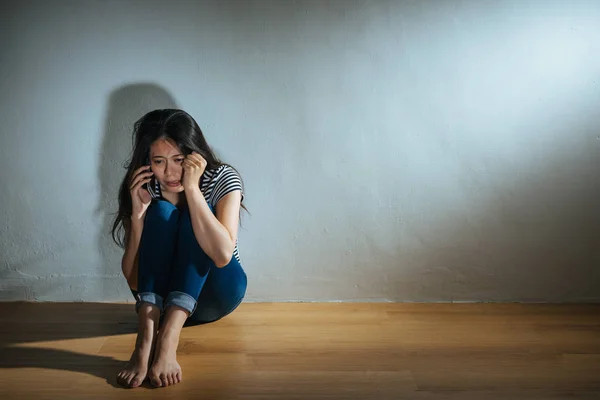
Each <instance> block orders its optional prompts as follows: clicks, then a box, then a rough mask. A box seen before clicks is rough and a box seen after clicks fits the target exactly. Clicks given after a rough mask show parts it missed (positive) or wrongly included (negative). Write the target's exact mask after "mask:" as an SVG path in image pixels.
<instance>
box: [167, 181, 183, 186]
mask: <svg viewBox="0 0 600 400" xmlns="http://www.w3.org/2000/svg"><path fill="white" fill-rule="evenodd" d="M165 183H166V184H167V186H170V187H178V186H179V185H180V184H181V182H180V181H170V182H165Z"/></svg>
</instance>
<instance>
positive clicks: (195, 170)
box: [181, 151, 208, 190]
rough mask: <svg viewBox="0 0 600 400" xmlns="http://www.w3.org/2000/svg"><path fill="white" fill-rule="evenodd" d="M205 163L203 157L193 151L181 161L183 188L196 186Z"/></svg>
mask: <svg viewBox="0 0 600 400" xmlns="http://www.w3.org/2000/svg"><path fill="white" fill-rule="evenodd" d="M207 164H208V163H207V162H206V160H205V159H204V157H202V156H201V155H200V154H199V153H197V152H195V151H194V152H192V153H191V154H188V155H187V156H186V157H185V160H183V163H182V167H183V178H182V180H181V185H182V186H183V189H184V190H186V189H188V188H193V187H194V186H195V187H198V185H199V184H200V177H202V174H203V173H204V170H205V169H206V165H207Z"/></svg>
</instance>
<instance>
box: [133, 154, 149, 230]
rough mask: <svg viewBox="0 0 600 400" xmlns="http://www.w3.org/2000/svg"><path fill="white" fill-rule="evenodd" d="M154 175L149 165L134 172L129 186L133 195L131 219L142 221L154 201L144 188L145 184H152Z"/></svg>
mask: <svg viewBox="0 0 600 400" xmlns="http://www.w3.org/2000/svg"><path fill="white" fill-rule="evenodd" d="M153 174H154V173H153V172H152V171H150V166H149V165H144V166H143V167H141V168H138V169H136V170H135V171H134V172H133V178H132V179H131V184H130V185H129V191H130V193H131V218H132V220H142V219H143V218H144V214H146V210H147V209H148V206H149V205H150V202H151V201H152V197H150V193H148V191H147V190H146V189H144V188H143V187H142V185H144V184H145V183H148V182H150V179H152V175H153Z"/></svg>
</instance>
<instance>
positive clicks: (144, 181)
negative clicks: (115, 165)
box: [129, 177, 152, 190]
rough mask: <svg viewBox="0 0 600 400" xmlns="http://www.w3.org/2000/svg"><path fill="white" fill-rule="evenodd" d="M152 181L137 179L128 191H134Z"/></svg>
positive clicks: (142, 178) (149, 178)
mask: <svg viewBox="0 0 600 400" xmlns="http://www.w3.org/2000/svg"><path fill="white" fill-rule="evenodd" d="M151 179H152V177H147V178H144V177H138V178H137V179H136V180H135V181H134V182H133V183H132V184H131V186H130V187H129V190H134V189H135V188H136V187H138V186H141V185H143V184H144V183H146V182H150V180H151Z"/></svg>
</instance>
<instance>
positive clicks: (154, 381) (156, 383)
mask: <svg viewBox="0 0 600 400" xmlns="http://www.w3.org/2000/svg"><path fill="white" fill-rule="evenodd" d="M150 383H152V386H155V387H160V386H161V382H160V379H159V378H158V375H152V377H151V378H150Z"/></svg>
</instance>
